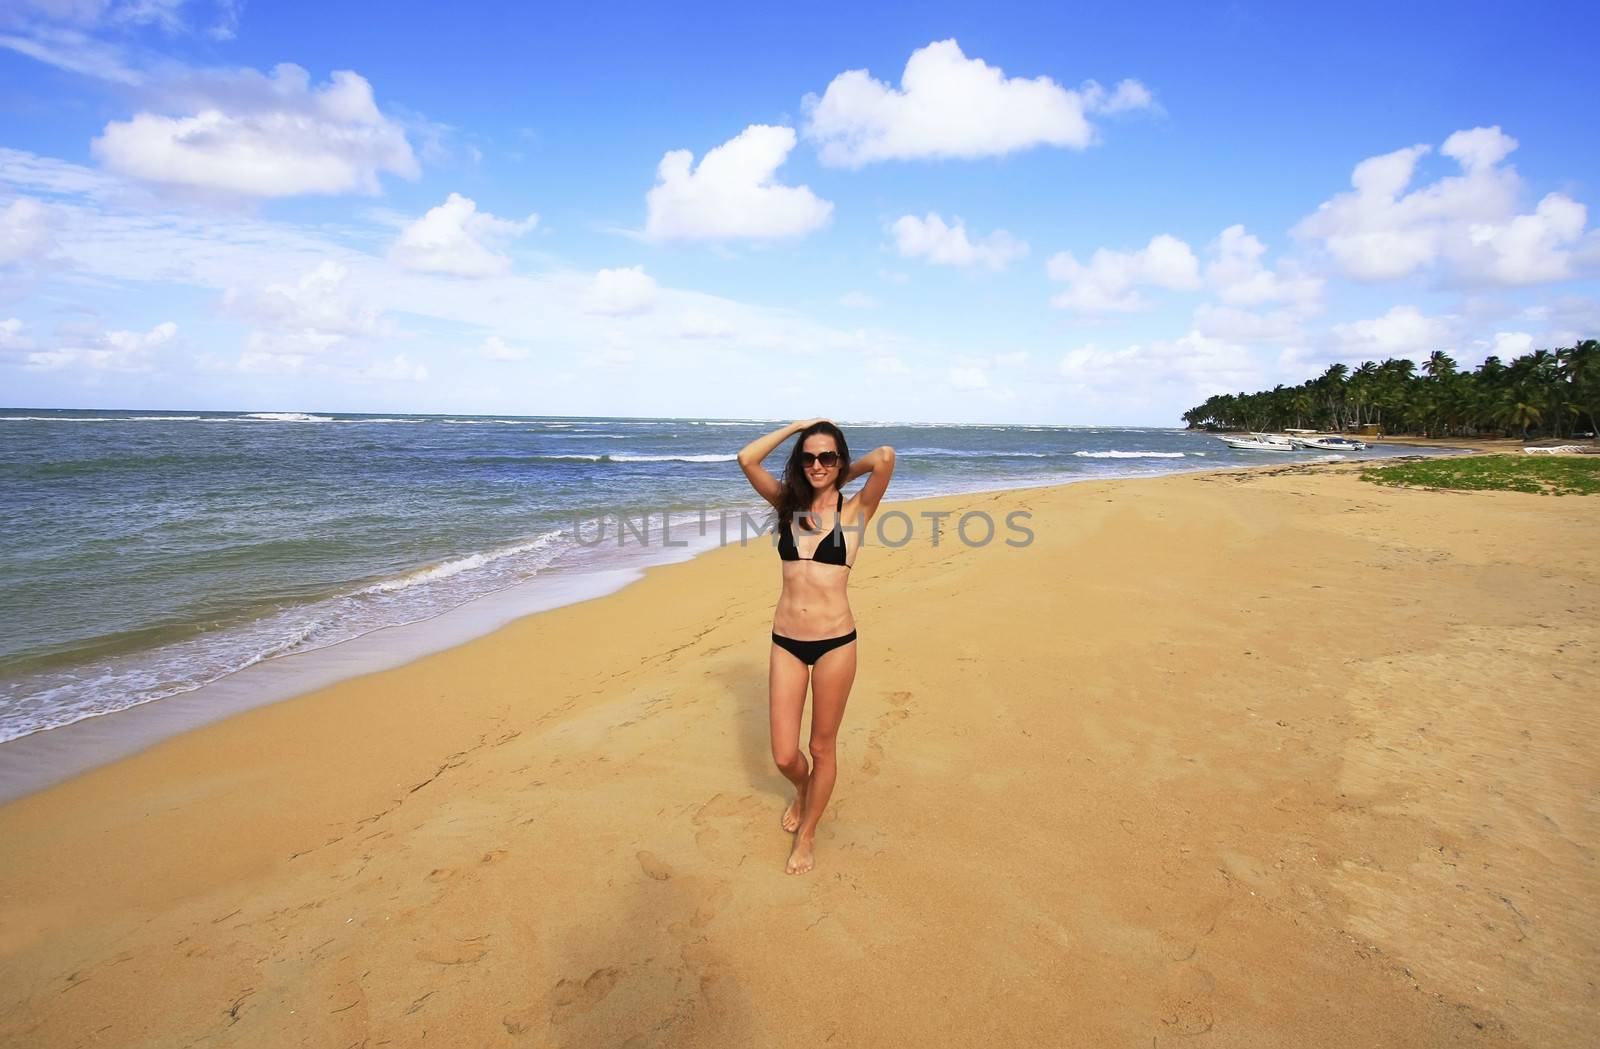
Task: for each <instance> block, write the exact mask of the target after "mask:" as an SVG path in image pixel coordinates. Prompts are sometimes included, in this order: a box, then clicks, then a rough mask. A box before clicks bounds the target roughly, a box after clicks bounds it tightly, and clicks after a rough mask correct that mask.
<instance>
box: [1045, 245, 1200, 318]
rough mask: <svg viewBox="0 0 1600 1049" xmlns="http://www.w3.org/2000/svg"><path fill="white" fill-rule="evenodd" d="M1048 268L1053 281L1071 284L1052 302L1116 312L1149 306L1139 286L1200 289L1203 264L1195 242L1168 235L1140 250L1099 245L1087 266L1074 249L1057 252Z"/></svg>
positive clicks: (1059, 305)
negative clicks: (1194, 245)
mask: <svg viewBox="0 0 1600 1049" xmlns="http://www.w3.org/2000/svg"><path fill="white" fill-rule="evenodd" d="M1045 270H1046V272H1047V273H1049V275H1050V278H1051V279H1052V280H1059V281H1065V282H1066V285H1067V287H1066V290H1064V291H1062V292H1059V293H1058V294H1057V295H1056V296H1055V297H1054V298H1052V299H1051V300H1050V305H1052V306H1055V307H1056V308H1058V309H1064V310H1073V311H1075V312H1078V313H1111V312H1126V311H1129V310H1139V309H1143V308H1145V306H1146V303H1145V301H1144V300H1143V299H1142V298H1140V296H1139V293H1138V290H1137V289H1138V288H1139V287H1140V286H1141V285H1149V286H1153V287H1158V288H1166V289H1168V290H1170V291H1194V290H1196V289H1198V288H1199V287H1200V263H1199V260H1197V259H1196V258H1195V256H1194V252H1193V251H1192V250H1191V249H1190V248H1189V245H1187V244H1185V243H1184V242H1183V241H1181V240H1179V239H1178V238H1176V237H1173V236H1169V235H1168V234H1165V233H1162V234H1159V235H1157V236H1155V237H1152V238H1150V243H1149V244H1147V245H1146V246H1145V247H1143V248H1140V249H1139V250H1138V251H1112V250H1110V249H1109V248H1099V249H1096V251H1095V253H1094V255H1093V256H1092V257H1091V258H1090V259H1089V262H1088V264H1087V265H1085V264H1084V263H1081V262H1079V261H1078V260H1077V259H1076V258H1074V257H1073V255H1072V253H1071V252H1066V251H1063V252H1059V253H1057V254H1055V255H1053V256H1051V258H1050V261H1049V262H1048V263H1047V264H1046V266H1045Z"/></svg>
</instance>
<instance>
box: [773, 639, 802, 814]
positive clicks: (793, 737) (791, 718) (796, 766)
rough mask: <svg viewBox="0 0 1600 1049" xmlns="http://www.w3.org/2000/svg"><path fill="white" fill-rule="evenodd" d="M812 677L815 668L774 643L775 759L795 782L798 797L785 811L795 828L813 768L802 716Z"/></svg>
mask: <svg viewBox="0 0 1600 1049" xmlns="http://www.w3.org/2000/svg"><path fill="white" fill-rule="evenodd" d="M810 680H811V668H810V667H808V666H806V665H805V664H804V663H802V662H801V661H800V660H799V659H798V658H796V657H795V655H794V653H793V652H789V651H786V650H785V649H782V648H780V647H778V645H777V644H776V643H774V644H773V646H772V656H771V659H770V660H769V661H768V666H767V690H768V697H769V698H768V701H767V712H768V716H769V717H770V718H771V721H772V760H773V761H774V762H776V763H777V766H778V771H779V772H782V773H783V774H784V776H785V778H787V779H788V780H789V782H790V783H793V784H794V801H792V802H790V803H789V808H788V809H787V810H786V811H785V812H784V814H783V829H784V830H794V829H795V828H796V827H798V826H800V814H801V813H802V812H803V811H804V810H805V805H806V778H807V776H808V775H809V773H810V771H811V770H810V769H809V768H807V767H806V759H805V757H804V756H803V755H802V754H801V753H800V717H801V715H802V714H803V713H804V712H805V707H806V684H807V683H808V682H809V681H810Z"/></svg>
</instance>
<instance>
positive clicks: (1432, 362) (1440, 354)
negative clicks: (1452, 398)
mask: <svg viewBox="0 0 1600 1049" xmlns="http://www.w3.org/2000/svg"><path fill="white" fill-rule="evenodd" d="M1422 370H1423V371H1425V372H1427V373H1428V378H1430V379H1442V378H1444V377H1445V376H1447V375H1454V374H1455V371H1456V362H1455V358H1453V357H1451V356H1450V355H1449V354H1448V353H1445V352H1444V351H1443V350H1434V351H1433V352H1432V353H1430V354H1428V359H1427V360H1426V361H1423V362H1422Z"/></svg>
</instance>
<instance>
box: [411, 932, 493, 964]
mask: <svg viewBox="0 0 1600 1049" xmlns="http://www.w3.org/2000/svg"><path fill="white" fill-rule="evenodd" d="M488 938H489V934H488V933H485V934H483V935H482V936H473V937H471V938H470V939H466V940H453V941H449V942H445V943H436V944H432V945H430V946H428V947H424V948H423V949H422V950H420V951H418V952H417V960H418V961H423V962H432V963H433V964H435V965H469V964H471V963H472V962H477V961H482V960H483V956H484V955H486V954H488V953H489V945H488V944H487V943H485V942H483V941H485V940H487V939H488Z"/></svg>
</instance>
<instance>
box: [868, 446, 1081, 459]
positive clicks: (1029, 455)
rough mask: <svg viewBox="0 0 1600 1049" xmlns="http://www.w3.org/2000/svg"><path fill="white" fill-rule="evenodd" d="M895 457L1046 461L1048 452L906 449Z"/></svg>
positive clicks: (897, 451)
mask: <svg viewBox="0 0 1600 1049" xmlns="http://www.w3.org/2000/svg"><path fill="white" fill-rule="evenodd" d="M895 455H896V456H897V457H898V456H902V455H909V456H911V457H913V458H921V457H924V456H926V457H930V458H931V457H953V458H959V459H1048V458H1049V457H1050V453H1049V452H1004V451H976V450H971V451H963V450H961V449H959V448H907V449H905V450H904V451H900V450H896V451H895Z"/></svg>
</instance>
